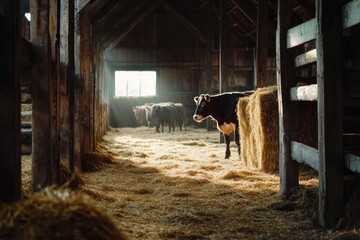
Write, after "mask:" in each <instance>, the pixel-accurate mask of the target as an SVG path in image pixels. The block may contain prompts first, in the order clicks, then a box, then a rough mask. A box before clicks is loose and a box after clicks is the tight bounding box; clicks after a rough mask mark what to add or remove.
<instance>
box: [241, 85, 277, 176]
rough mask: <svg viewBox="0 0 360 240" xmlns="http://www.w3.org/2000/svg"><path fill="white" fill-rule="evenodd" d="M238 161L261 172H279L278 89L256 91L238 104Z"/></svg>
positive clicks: (268, 88) (270, 88) (271, 87)
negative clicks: (239, 146)
mask: <svg viewBox="0 0 360 240" xmlns="http://www.w3.org/2000/svg"><path fill="white" fill-rule="evenodd" d="M237 113H238V119H239V125H240V130H239V131H240V144H241V154H240V155H241V159H242V161H243V162H244V163H245V165H246V166H250V167H255V168H259V169H260V170H262V171H264V172H274V171H277V170H278V165H279V163H278V161H279V160H278V159H279V116H278V102H277V87H276V86H270V87H265V88H259V89H257V90H256V91H255V93H254V94H252V95H251V96H249V97H245V98H241V99H240V100H239V102H238V106H237Z"/></svg>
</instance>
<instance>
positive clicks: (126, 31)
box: [105, 0, 163, 48]
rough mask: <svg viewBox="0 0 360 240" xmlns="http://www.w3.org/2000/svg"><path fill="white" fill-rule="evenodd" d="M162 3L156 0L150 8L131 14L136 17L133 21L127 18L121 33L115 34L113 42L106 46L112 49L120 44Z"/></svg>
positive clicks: (160, 0)
mask: <svg viewBox="0 0 360 240" xmlns="http://www.w3.org/2000/svg"><path fill="white" fill-rule="evenodd" d="M162 2H163V0H157V1H155V2H154V3H153V4H152V5H151V6H150V7H148V8H146V9H145V10H144V11H142V12H141V13H140V14H139V13H138V12H136V13H134V14H132V15H135V14H136V15H137V17H136V18H135V19H133V18H132V17H131V18H129V19H130V20H129V21H128V22H127V24H125V27H122V29H121V31H117V32H119V34H118V35H117V37H116V38H115V39H114V40H113V41H111V42H110V43H109V44H106V45H108V47H109V48H113V47H115V46H116V45H118V44H119V43H120V41H121V40H123V39H124V37H126V36H127V35H128V34H129V33H130V32H131V31H132V30H133V29H134V28H135V27H136V26H138V25H139V24H140V23H141V22H142V21H143V20H144V19H145V18H146V17H147V16H149V15H150V14H151V13H152V12H153V11H154V10H155V9H156V8H157V7H158V6H159V5H160V4H161V3H162ZM106 45H105V46H106Z"/></svg>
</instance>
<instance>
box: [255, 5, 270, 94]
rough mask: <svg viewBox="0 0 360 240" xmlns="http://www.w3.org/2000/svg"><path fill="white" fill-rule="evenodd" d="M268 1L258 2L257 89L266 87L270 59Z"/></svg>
mask: <svg viewBox="0 0 360 240" xmlns="http://www.w3.org/2000/svg"><path fill="white" fill-rule="evenodd" d="M267 2H268V1H267V0H259V1H258V9H257V35H256V87H257V88H259V87H266V86H267V82H266V78H267V58H268V8H267Z"/></svg>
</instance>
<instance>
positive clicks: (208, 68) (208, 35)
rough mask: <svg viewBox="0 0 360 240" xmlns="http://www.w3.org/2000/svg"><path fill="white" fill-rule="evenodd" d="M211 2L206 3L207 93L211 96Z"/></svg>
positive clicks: (212, 27)
mask: <svg viewBox="0 0 360 240" xmlns="http://www.w3.org/2000/svg"><path fill="white" fill-rule="evenodd" d="M212 8H213V1H212V0H209V1H208V2H207V41H206V42H207V46H206V47H207V52H206V55H207V56H206V57H207V84H206V88H207V92H208V93H210V94H212V88H213V86H212V82H213V43H214V24H213V21H214V12H213V9H212Z"/></svg>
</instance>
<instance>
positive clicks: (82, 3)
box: [76, 0, 91, 13]
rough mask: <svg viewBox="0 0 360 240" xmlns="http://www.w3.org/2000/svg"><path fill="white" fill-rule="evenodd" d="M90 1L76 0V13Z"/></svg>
mask: <svg viewBox="0 0 360 240" xmlns="http://www.w3.org/2000/svg"><path fill="white" fill-rule="evenodd" d="M90 2H91V0H76V13H79V12H80V11H81V10H83V9H84V8H85V7H86V6H87V5H88V4H89V3H90Z"/></svg>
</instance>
